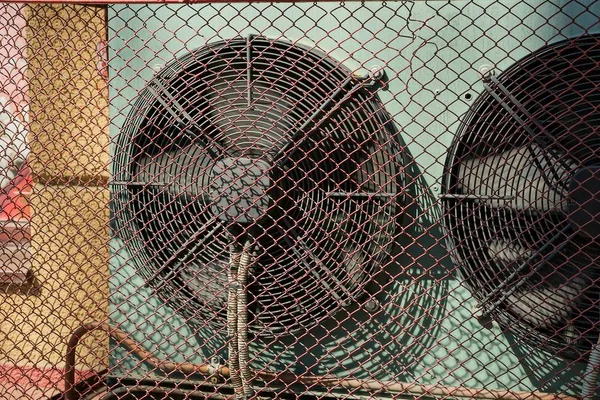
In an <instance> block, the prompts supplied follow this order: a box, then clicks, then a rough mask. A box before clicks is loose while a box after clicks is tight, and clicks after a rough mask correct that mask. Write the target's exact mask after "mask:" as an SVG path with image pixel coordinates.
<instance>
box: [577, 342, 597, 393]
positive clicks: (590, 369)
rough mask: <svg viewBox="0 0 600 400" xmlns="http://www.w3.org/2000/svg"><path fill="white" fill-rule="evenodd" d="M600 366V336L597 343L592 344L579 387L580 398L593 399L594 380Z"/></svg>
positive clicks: (594, 391) (594, 390)
mask: <svg viewBox="0 0 600 400" xmlns="http://www.w3.org/2000/svg"><path fill="white" fill-rule="evenodd" d="M599 368H600V336H599V337H598V343H596V344H594V345H593V346H592V351H591V353H590V358H589V360H588V365H587V369H586V370H585V374H584V375H583V386H582V388H581V400H593V399H594V393H596V382H597V381H598V369H599Z"/></svg>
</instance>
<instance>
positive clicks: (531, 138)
mask: <svg viewBox="0 0 600 400" xmlns="http://www.w3.org/2000/svg"><path fill="white" fill-rule="evenodd" d="M599 62H600V37H598V36H592V35H590V36H582V37H578V38H574V39H569V40H565V41H561V42H558V43H554V44H552V45H549V46H545V47H543V48H542V49H540V50H538V51H536V52H534V53H532V54H531V55H529V56H528V57H526V58H524V59H522V60H520V61H519V62H517V63H516V64H515V65H514V66H512V67H511V68H509V69H508V70H506V71H504V72H503V73H502V74H501V75H499V76H495V74H494V73H492V72H490V73H488V75H487V76H486V77H485V92H484V93H483V94H482V95H481V96H480V97H479V99H478V100H477V102H476V104H474V106H473V108H472V109H471V111H470V112H469V114H468V116H467V117H466V122H465V123H464V124H463V126H462V127H461V130H460V132H459V135H458V136H457V139H456V141H455V143H454V145H453V147H452V152H451V156H450V158H449V161H448V170H447V176H446V178H447V186H448V190H447V194H446V195H445V196H444V198H445V205H446V209H447V211H448V212H447V217H446V221H447V224H448V232H449V233H450V236H451V237H452V239H453V242H454V245H455V247H456V255H457V261H458V262H459V265H460V267H461V269H462V271H463V273H464V276H465V278H466V282H467V283H468V284H469V286H470V287H471V289H472V292H473V294H474V295H475V296H476V297H477V299H478V300H479V301H480V306H481V312H482V313H483V314H485V315H488V316H490V317H492V318H493V319H495V320H497V321H499V322H500V323H501V324H502V325H503V326H504V327H506V328H509V329H510V330H512V331H513V332H515V333H517V334H518V335H519V336H520V337H523V338H525V339H527V340H528V341H530V342H531V343H532V344H533V345H535V346H544V347H548V348H549V350H551V351H554V352H558V353H560V354H564V355H565V356H570V357H573V358H575V359H577V358H579V357H582V356H584V354H586V353H587V352H588V351H589V350H590V348H591V345H592V343H596V342H597V340H598V335H599V334H600V330H599V326H598V317H599V315H598V313H599V311H600V310H599V309H598V305H597V303H598V299H599V296H600V291H599V289H600V288H599V286H598V283H597V280H598V262H597V260H598V256H599V255H600V252H599V251H600V244H599V242H598V240H599V238H600V229H599V227H600V225H599V223H600V222H599V221H600V220H599V218H600V214H599V212H600V208H599V201H598V189H599V188H600V182H599V181H598V179H599V177H600V174H599V167H598V166H599V165H600V158H599V157H600V153H599V151H600V136H599V135H598V126H599V121H600V119H599V118H600V116H599V115H598V109H599V107H600V92H599V91H598V82H599V79H600V76H599V71H598V68H597V66H598V63H599Z"/></svg>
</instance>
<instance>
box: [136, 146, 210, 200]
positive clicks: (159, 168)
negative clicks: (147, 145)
mask: <svg viewBox="0 0 600 400" xmlns="http://www.w3.org/2000/svg"><path fill="white" fill-rule="evenodd" d="M210 160H211V159H210V158H209V157H208V156H207V155H206V152H205V149H204V147H202V146H199V145H197V144H191V145H190V146H188V147H186V148H184V149H181V150H170V151H166V152H163V153H161V154H157V155H142V156H140V157H138V158H137V159H136V168H135V176H134V181H135V182H141V183H144V184H147V185H152V186H164V188H165V190H166V191H167V192H169V193H171V194H173V195H180V194H182V193H185V194H188V195H190V196H192V197H194V198H196V197H198V196H201V195H202V194H203V193H206V188H208V186H209V183H210V176H209V175H210V170H209V165H210Z"/></svg>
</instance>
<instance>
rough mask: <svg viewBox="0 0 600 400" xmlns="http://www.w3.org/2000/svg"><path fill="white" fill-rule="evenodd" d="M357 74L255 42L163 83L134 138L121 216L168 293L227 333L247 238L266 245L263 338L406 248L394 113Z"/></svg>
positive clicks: (305, 321) (146, 93) (220, 47)
mask: <svg viewBox="0 0 600 400" xmlns="http://www.w3.org/2000/svg"><path fill="white" fill-rule="evenodd" d="M355 80H356V77H353V75H352V73H351V71H349V70H347V69H345V68H344V67H342V66H341V65H340V64H338V63H336V62H335V61H334V60H332V59H331V58H329V57H327V56H325V55H323V54H320V53H318V52H316V51H314V50H306V49H304V48H302V47H300V46H297V45H292V44H289V43H286V42H282V41H271V40H267V39H264V38H258V37H255V38H252V39H251V40H246V39H234V40H230V41H227V42H219V43H215V44H213V45H210V46H207V47H204V48H201V49H200V50H198V51H195V52H192V53H190V54H188V55H186V56H184V57H182V58H180V59H177V60H176V61H174V62H172V63H170V64H169V65H168V66H167V67H165V69H164V70H163V71H161V72H160V73H159V74H158V75H157V76H155V77H154V78H153V80H152V81H151V82H149V84H148V86H147V88H145V89H144V90H143V91H142V92H141V94H140V96H139V99H138V100H137V101H136V103H135V105H134V107H133V108H132V110H131V112H130V114H129V116H128V119H127V121H126V122H125V124H124V128H123V130H122V133H121V135H120V137H119V139H118V144H117V149H116V157H115V165H116V166H117V167H116V169H117V171H116V173H115V181H117V182H116V183H117V184H119V185H121V186H119V187H118V191H117V196H116V201H117V204H118V209H117V213H116V218H117V220H118V226H119V234H120V235H122V236H124V237H125V239H126V242H127V243H128V244H129V246H130V247H131V248H132V252H133V259H134V260H133V261H134V263H135V264H136V266H137V268H138V269H139V270H140V271H141V273H142V274H143V275H144V276H145V278H146V280H147V282H148V284H149V285H151V286H153V287H154V288H155V289H156V291H157V293H158V295H159V296H160V297H161V298H162V299H164V300H165V301H166V302H168V303H169V304H170V305H171V306H173V307H174V308H175V309H176V310H177V311H179V312H180V313H182V314H183V315H184V316H186V317H188V318H189V319H190V320H192V321H193V322H196V323H197V324H206V323H209V324H212V325H213V326H215V327H217V328H223V327H224V326H225V325H226V299H227V284H228V283H227V270H228V262H229V246H230V244H231V241H232V237H237V240H240V239H241V238H242V237H245V238H252V240H253V241H254V242H255V244H256V245H255V246H254V263H253V265H252V268H251V271H250V272H251V276H250V282H249V295H250V300H249V301H250V304H249V312H250V332H251V333H254V334H261V335H271V334H281V333H291V332H294V331H296V330H299V329H305V328H307V327H310V326H312V325H313V324H315V323H318V322H319V320H320V319H321V318H324V317H328V316H331V314H332V312H334V311H336V310H338V309H339V308H340V307H341V306H343V305H345V304H348V303H349V302H351V301H352V300H357V299H359V298H360V297H361V295H362V293H364V290H365V285H366V284H367V283H368V282H369V281H370V280H371V279H372V278H373V275H374V274H376V273H377V271H378V266H379V265H380V264H381V263H382V262H383V261H384V258H385V256H386V255H387V254H389V253H390V251H391V246H392V245H393V237H394V229H395V224H394V222H393V221H394V219H395V214H396V206H395V203H396V197H397V195H398V193H399V192H400V190H399V186H398V183H399V173H400V170H399V168H398V165H397V161H398V155H399V149H398V148H397V146H396V145H395V142H394V140H393V134H394V131H393V126H392V124H391V122H390V121H391V118H390V116H389V115H388V114H387V113H386V112H384V110H383V106H382V104H381V103H380V101H379V100H378V98H377V96H376V95H375V94H374V93H373V91H372V90H369V89H367V88H366V87H365V86H364V85H360V84H359V83H358V81H356V82H355V83H352V82H353V81H355ZM348 82H351V83H352V84H350V85H348Z"/></svg>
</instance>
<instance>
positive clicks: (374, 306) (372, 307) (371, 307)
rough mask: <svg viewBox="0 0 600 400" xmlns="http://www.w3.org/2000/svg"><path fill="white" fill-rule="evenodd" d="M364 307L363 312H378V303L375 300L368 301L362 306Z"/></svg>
mask: <svg viewBox="0 0 600 400" xmlns="http://www.w3.org/2000/svg"><path fill="white" fill-rule="evenodd" d="M364 307H365V310H367V311H368V312H370V313H373V312H375V311H377V310H379V302H378V301H377V300H376V299H369V300H367V302H366V303H365V304H364Z"/></svg>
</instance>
